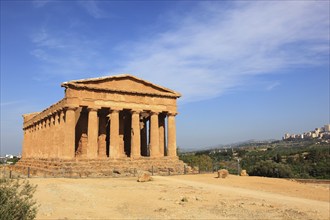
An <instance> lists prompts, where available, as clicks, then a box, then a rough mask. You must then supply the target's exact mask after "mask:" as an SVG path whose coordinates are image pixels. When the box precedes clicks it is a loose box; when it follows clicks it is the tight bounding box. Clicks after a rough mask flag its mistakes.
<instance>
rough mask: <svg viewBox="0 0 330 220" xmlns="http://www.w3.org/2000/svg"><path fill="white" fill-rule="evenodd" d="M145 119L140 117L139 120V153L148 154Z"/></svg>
mask: <svg viewBox="0 0 330 220" xmlns="http://www.w3.org/2000/svg"><path fill="white" fill-rule="evenodd" d="M147 139H148V138H147V120H146V119H142V122H141V155H142V156H148V143H147Z"/></svg>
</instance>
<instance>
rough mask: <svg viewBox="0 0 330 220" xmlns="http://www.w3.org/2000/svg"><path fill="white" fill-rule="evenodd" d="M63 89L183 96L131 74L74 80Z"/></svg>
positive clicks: (64, 85) (66, 83) (65, 83)
mask: <svg viewBox="0 0 330 220" xmlns="http://www.w3.org/2000/svg"><path fill="white" fill-rule="evenodd" d="M62 87H65V88H77V89H79V88H80V89H88V90H102V91H109V92H121V93H135V94H143V95H148V94H150V95H160V96H170V97H177V98H178V97H180V96H181V94H180V93H178V92H175V91H173V90H170V89H168V88H165V87H162V86H159V85H155V84H153V83H150V82H148V81H145V80H142V79H139V78H137V77H135V76H132V75H129V74H123V75H116V76H109V77H100V78H92V79H82V80H73V81H69V82H64V83H62Z"/></svg>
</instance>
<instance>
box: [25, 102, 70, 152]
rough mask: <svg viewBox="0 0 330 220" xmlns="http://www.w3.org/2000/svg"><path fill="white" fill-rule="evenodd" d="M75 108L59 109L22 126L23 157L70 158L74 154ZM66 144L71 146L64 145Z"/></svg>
mask: <svg viewBox="0 0 330 220" xmlns="http://www.w3.org/2000/svg"><path fill="white" fill-rule="evenodd" d="M75 109H76V108H73V107H67V108H64V109H59V110H58V111H56V112H54V113H53V114H50V115H48V116H47V117H45V118H44V119H42V120H40V121H37V122H35V123H34V124H32V125H30V126H28V127H26V128H24V139H23V152H22V154H23V157H34V158H72V157H73V156H74V144H73V145H72V140H73V142H74V137H75V130H74V129H75V127H74V126H73V128H72V125H73V124H75ZM66 146H73V148H71V147H66Z"/></svg>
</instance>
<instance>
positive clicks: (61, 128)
mask: <svg viewBox="0 0 330 220" xmlns="http://www.w3.org/2000/svg"><path fill="white" fill-rule="evenodd" d="M58 114H59V119H58V122H59V126H58V132H59V135H58V150H57V153H58V154H57V155H58V156H59V158H63V155H64V148H65V135H66V132H65V121H64V118H65V113H64V109H61V110H60V112H59V113H58Z"/></svg>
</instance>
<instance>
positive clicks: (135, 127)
mask: <svg viewBox="0 0 330 220" xmlns="http://www.w3.org/2000/svg"><path fill="white" fill-rule="evenodd" d="M131 133H132V134H131V158H139V157H140V156H141V135H140V111H136V110H132V127H131Z"/></svg>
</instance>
